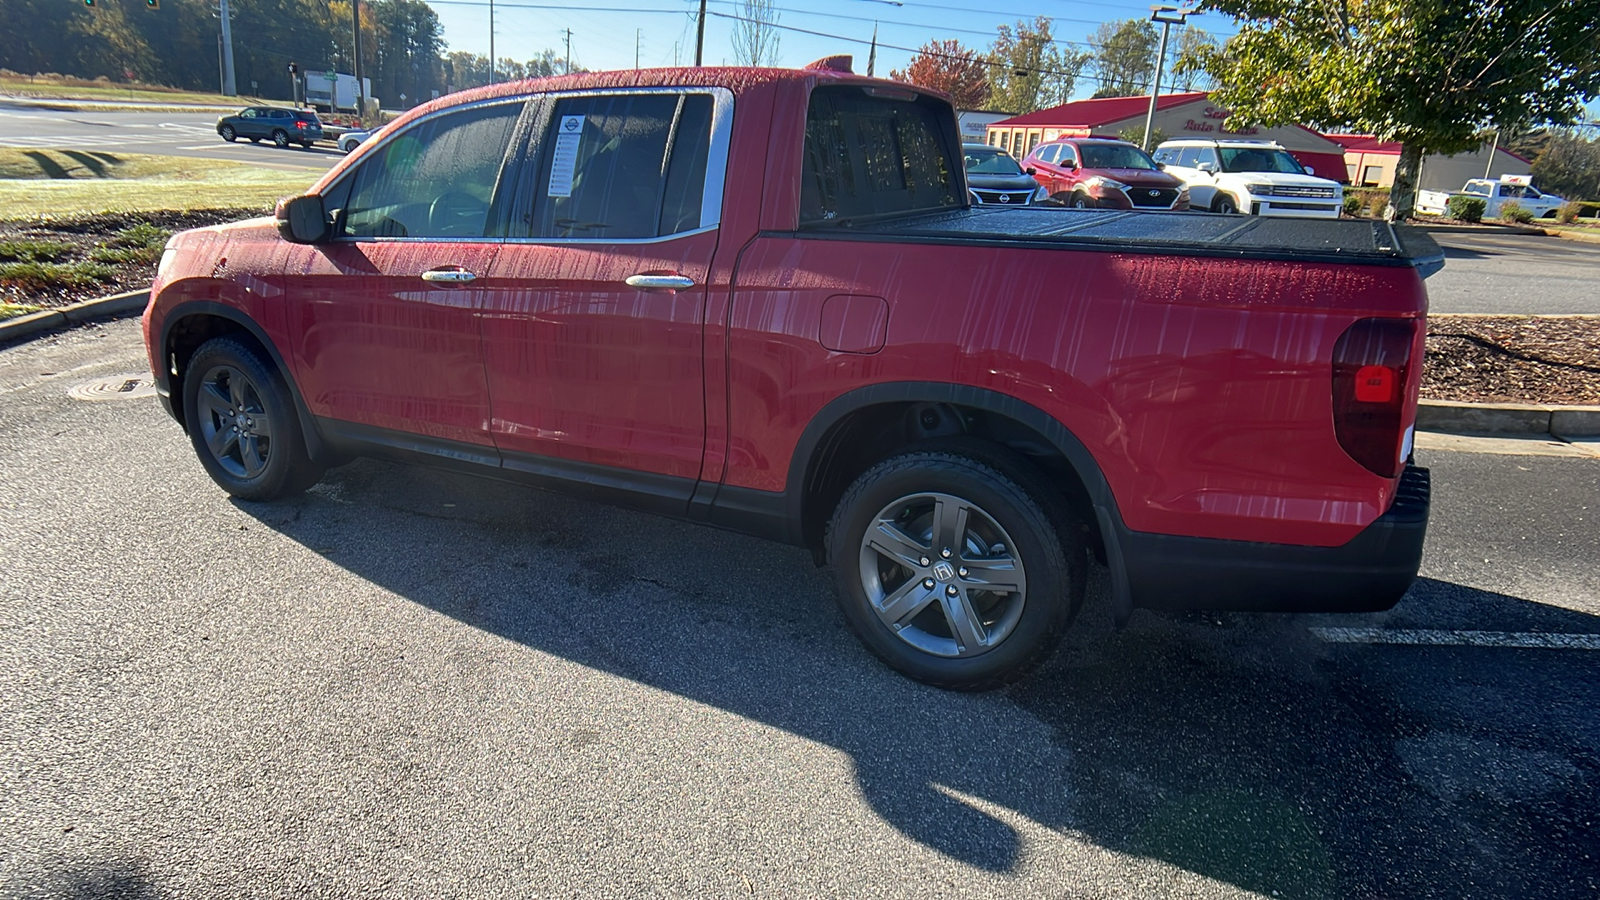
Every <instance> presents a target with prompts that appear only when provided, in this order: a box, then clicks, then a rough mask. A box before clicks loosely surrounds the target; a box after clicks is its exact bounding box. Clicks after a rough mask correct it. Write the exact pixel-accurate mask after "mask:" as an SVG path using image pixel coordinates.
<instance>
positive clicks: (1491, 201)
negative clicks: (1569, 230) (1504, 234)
mask: <svg viewBox="0 0 1600 900" xmlns="http://www.w3.org/2000/svg"><path fill="white" fill-rule="evenodd" d="M1529 181H1530V179H1529V178H1528V176H1526V175H1509V176H1506V177H1503V178H1501V179H1500V180H1499V181H1491V180H1489V179H1487V178H1474V179H1472V180H1470V181H1468V182H1467V183H1466V185H1465V186H1463V187H1462V188H1461V190H1459V191H1418V192H1417V211H1418V212H1423V213H1428V214H1429V215H1435V216H1442V215H1446V214H1447V213H1448V212H1449V210H1448V209H1446V204H1447V203H1449V202H1450V198H1451V197H1477V198H1479V199H1481V200H1483V204H1484V209H1483V217H1484V218H1485V219H1494V218H1498V217H1499V215H1500V205H1501V204H1502V203H1506V202H1515V203H1516V204H1517V205H1518V206H1521V207H1522V208H1523V209H1525V210H1527V211H1529V212H1531V213H1533V217H1534V218H1536V219H1540V218H1555V214H1556V210H1557V209H1558V208H1560V206H1561V204H1563V203H1565V202H1567V201H1565V200H1563V199H1561V198H1560V197H1557V196H1556V195H1555V194H1541V193H1539V190H1538V189H1537V188H1535V187H1534V186H1533V185H1532V184H1529V183H1528V182H1529Z"/></svg>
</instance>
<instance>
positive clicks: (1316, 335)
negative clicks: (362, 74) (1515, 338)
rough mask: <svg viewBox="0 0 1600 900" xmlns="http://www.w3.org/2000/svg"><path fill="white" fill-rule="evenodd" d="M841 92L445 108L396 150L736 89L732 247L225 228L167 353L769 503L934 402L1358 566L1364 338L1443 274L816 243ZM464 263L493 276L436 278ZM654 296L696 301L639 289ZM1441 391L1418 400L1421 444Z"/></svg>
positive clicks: (391, 421) (1125, 509)
mask: <svg viewBox="0 0 1600 900" xmlns="http://www.w3.org/2000/svg"><path fill="white" fill-rule="evenodd" d="M841 80H854V76H849V75H842V74H838V73H833V72H827V71H805V72H796V71H784V70H769V69H690V70H643V71H638V72H632V71H630V72H615V73H598V74H585V75H574V76H569V77H562V78H555V79H546V80H542V81H532V82H518V83H509V84H500V85H495V86H492V87H487V88H480V89H476V90H473V91H469V92H465V93H463V94H457V95H452V96H450V97H446V98H441V99H439V100H437V101H435V102H433V103H430V104H427V105H425V106H422V107H419V108H417V109H416V110H413V111H411V112H410V113H408V114H407V115H406V116H404V117H402V118H401V119H400V120H399V121H398V122H396V123H394V124H392V125H391V126H389V127H390V128H391V129H395V128H403V127H405V124H406V123H407V122H408V121H410V120H412V119H414V118H416V117H418V116H422V115H426V114H427V113H428V112H430V111H432V110H435V109H440V108H444V107H445V106H448V105H453V104H456V103H460V102H464V101H467V100H474V99H486V98H491V97H502V96H519V95H524V94H528V93H538V92H544V91H554V90H564V89H593V88H605V87H630V86H641V85H644V86H648V85H717V86H723V87H727V88H729V89H730V90H732V91H733V93H734V94H735V97H736V100H735V116H734V130H733V135H732V145H731V147H730V153H729V158H730V163H729V170H728V172H727V182H726V184H727V188H726V192H725V195H724V206H723V210H722V225H721V228H720V229H719V230H717V231H712V232H706V233H701V234H690V235H685V236H681V237H678V238H673V239H667V240H660V241H655V242H650V243H640V244H615V245H612V244H605V243H590V244H584V245H565V246H553V245H541V244H537V243H531V242H530V243H521V242H509V243H501V242H495V241H484V242H478V243H473V242H451V243H444V242H438V243H431V242H404V243H392V244H385V243H382V242H362V243H330V244H319V245H313V246H300V245H294V244H290V243H287V242H285V241H283V240H282V239H280V238H279V237H278V234H277V231H276V228H275V226H274V224H273V222H272V221H271V220H255V221H253V222H249V223H241V224H239V225H234V226H225V227H219V228H211V229H201V230H198V231H194V232H188V233H185V234H184V235H182V236H180V237H179V238H178V239H177V244H176V247H177V251H176V257H175V258H174V259H173V260H172V261H171V263H170V267H169V269H168V270H167V271H166V272H165V273H164V275H163V276H162V278H160V279H159V280H158V282H157V283H156V284H155V285H154V286H153V301H152V304H151V306H150V308H149V310H148V311H147V312H146V320H145V328H146V338H147V340H149V339H150V338H151V336H152V334H153V333H159V328H160V324H161V321H162V320H163V319H164V318H165V317H166V316H167V315H168V314H169V312H170V311H171V310H173V309H176V308H178V307H179V306H181V305H183V304H186V303H189V302H190V301H195V300H206V301H210V302H214V303H220V304H223V305H226V306H229V307H231V308H233V309H235V310H237V311H238V312H239V313H240V314H242V315H243V316H245V317H248V318H249V319H250V320H251V321H254V322H256V323H259V325H260V326H261V329H262V331H263V332H264V333H265V335H266V336H267V338H268V340H269V341H271V342H273V343H274V345H275V346H276V348H277V349H278V350H279V351H280V353H281V355H282V356H283V358H284V359H285V360H287V361H288V365H289V368H290V372H289V373H288V374H289V375H290V376H291V377H292V378H293V379H295V382H296V384H297V385H298V386H299V388H300V390H301V393H302V394H303V396H304V398H305V400H306V403H307V404H308V406H309V407H310V409H311V411H312V412H313V414H315V415H318V416H325V417H329V418H335V419H343V420H347V421H352V422H358V423H363V424H369V425H374V426H379V427H384V428H393V429H400V430H407V431H412V432H416V433H420V434H425V435H429V436H432V437H437V438H446V439H452V440H458V441H463V442H469V443H473V444H478V445H483V446H494V447H497V448H499V449H500V450H502V451H506V452H522V453H531V454H538V455H542V456H549V457H557V458H562V459H567V460H574V461H582V462H589V463H595V464H600V465H606V466H614V467H621V468H626V469H632V470H637V471H643V472H651V473H657V474H662V475H671V476H679V477H682V478H688V479H694V478H699V479H701V480H702V481H707V482H712V483H725V484H728V485H733V486H738V487H745V488H752V489H758V490H763V491H781V490H784V489H785V488H786V487H789V485H787V484H786V481H787V478H788V474H789V471H790V459H791V456H792V454H793V452H794V450H795V447H796V444H797V442H798V440H799V438H800V435H801V432H802V431H803V430H804V428H805V427H806V425H807V424H808V422H810V421H811V419H812V417H813V416H815V415H816V413H817V412H818V411H819V410H821V409H822V407H823V406H824V405H826V404H827V403H828V402H829V401H831V400H833V399H834V398H836V397H839V396H840V395H842V394H844V393H845V392H847V391H850V390H852V389H855V388H859V387H864V386H868V385H873V384H881V383H886V382H898V381H919V382H948V383H954V384H960V385H969V386H976V387H981V388H986V389H989V390H993V391H997V392H1000V393H1003V394H1006V395H1009V396H1012V397H1015V398H1018V399H1020V400H1022V401H1025V402H1027V403H1029V404H1032V405H1033V406H1035V407H1037V408H1039V409H1041V410H1044V411H1045V412H1047V413H1048V414H1049V415H1051V416H1053V417H1054V418H1055V419H1056V420H1058V421H1059V422H1061V423H1062V424H1063V425H1064V426H1065V427H1066V428H1067V429H1068V430H1069V431H1071V432H1072V433H1073V434H1074V435H1076V436H1077V437H1078V438H1079V439H1080V440H1081V441H1082V442H1083V443H1084V444H1085V445H1086V446H1087V448H1088V449H1089V450H1090V452H1091V453H1092V454H1093V455H1094V458H1095V460H1096V462H1097V463H1098V464H1099V466H1100V467H1101V469H1102V470H1103V471H1104V474H1105V476H1106V479H1107V480H1108V482H1109V484H1110V486H1111V489H1112V492H1113V494H1114V496H1115V499H1116V502H1117V505H1118V507H1119V509H1120V512H1121V515H1122V517H1123V519H1124V520H1125V522H1126V523H1127V525H1128V526H1129V527H1130V528H1132V529H1134V530H1137V531H1146V532H1156V533H1163V534H1177V535H1192V536H1200V537H1217V538H1230V539H1236V540H1246V541H1270V542H1274V543H1291V544H1307V545H1320V546H1332V545H1337V544H1341V543H1344V542H1345V541H1347V540H1348V539H1349V538H1350V537H1352V536H1353V535H1354V534H1356V532H1358V531H1359V530H1360V529H1361V528H1362V527H1364V526H1365V525H1367V524H1368V523H1370V522H1371V521H1372V520H1373V519H1375V518H1377V517H1378V516H1379V515H1380V514H1381V513H1383V512H1384V510H1385V509H1387V508H1388V506H1389V505H1390V502H1391V500H1392V499H1393V496H1394V490H1395V485H1396V479H1393V478H1382V477H1379V476H1377V475H1374V474H1373V473H1372V472H1370V471H1368V470H1366V469H1365V468H1363V467H1362V466H1361V465H1360V464H1358V463H1357V462H1355V461H1354V460H1353V459H1351V458H1350V456H1349V455H1347V454H1346V453H1345V452H1344V451H1343V450H1342V449H1341V448H1340V446H1339V444H1338V443H1337V441H1336V440H1335V438H1334V434H1333V426H1332V417H1333V410H1332V399H1331V393H1330V383H1331V381H1330V380H1331V358H1332V350H1333V347H1334V344H1335V342H1336V341H1337V340H1338V339H1339V337H1340V335H1341V334H1342V333H1343V332H1344V330H1345V329H1346V328H1347V327H1348V326H1349V325H1350V324H1351V323H1353V322H1355V321H1356V320H1358V319H1361V318H1364V317H1373V316H1379V317H1399V318H1420V317H1421V316H1422V315H1423V314H1424V312H1425V309H1426V299H1425V293H1424V291H1423V287H1422V282H1421V278H1420V276H1419V275H1418V273H1417V272H1416V270H1414V269H1411V268H1405V267H1381V266H1376V265H1372V266H1364V265H1333V264H1321V263H1318V264H1312V263H1294V262H1282V261H1276V262H1267V261H1249V260H1237V259H1223V258H1199V257H1192V256H1181V255H1173V256H1163V255H1156V254H1148V253H1146V254H1118V253H1107V252H1103V251H1090V250H1073V249H1064V248H1063V249H1026V248H996V247H982V246H976V245H963V244H949V245H936V244H911V243H887V242H885V243H873V242H867V241H848V242H846V241H828V240H821V239H804V240H802V239H796V238H794V237H793V236H792V234H790V233H792V232H793V231H794V230H795V228H796V222H797V209H798V203H799V173H800V168H801V151H802V145H803V138H804V118H805V116H804V110H805V101H806V97H807V95H808V94H809V92H810V90H811V89H812V87H814V86H815V85H816V84H817V83H819V82H823V81H828V82H837V81H841ZM862 80H863V81H864V79H862ZM367 146H369V147H370V146H373V144H372V143H369V144H368V145H367ZM362 152H365V151H362ZM362 152H358V153H357V154H354V155H352V157H350V158H349V159H347V160H345V161H344V162H342V163H341V164H340V165H339V166H338V167H336V168H335V169H334V170H333V171H331V172H330V173H329V174H328V175H327V176H325V177H324V179H323V180H322V181H321V182H319V185H318V187H319V189H320V188H321V187H322V186H325V185H327V184H329V183H331V181H332V180H333V179H335V178H337V177H338V175H339V173H340V172H341V171H343V170H344V169H345V168H346V167H348V166H350V165H354V164H358V163H359V160H360V159H361V156H362ZM224 257H225V258H226V260H227V263H226V265H218V260H220V259H222V258H224ZM440 266H459V267H462V268H465V269H469V270H471V271H472V272H474V274H476V275H478V276H479V278H478V280H477V281H475V282H473V283H472V284H470V285H456V286H452V285H435V284H429V283H425V282H423V281H421V280H420V278H419V277H418V276H419V275H420V274H421V273H422V272H424V271H426V270H428V269H430V268H435V267H440ZM639 273H677V274H681V275H684V276H687V277H689V278H691V279H693V281H694V282H695V284H696V287H695V288H692V289H686V290H679V291H659V292H644V291H638V290H634V289H632V288H627V287H624V286H623V284H622V282H623V280H624V279H625V278H627V277H628V276H629V275H633V274H639ZM839 298H845V300H844V302H843V303H842V304H841V305H836V304H840V299H839ZM825 330H826V331H827V333H826V334H824V331H825ZM825 344H826V346H825ZM830 346H832V347H835V348H836V349H829V347H830ZM1417 352H1418V353H1420V345H1419V346H1418V347H1417ZM166 364H167V361H166V360H165V359H163V358H162V351H161V350H160V349H159V348H155V347H152V365H153V366H155V367H157V368H158V369H161V368H165V366H166ZM1420 372H1421V367H1420V366H1412V367H1411V369H1410V372H1409V374H1408V376H1407V383H1406V384H1404V385H1399V386H1397V387H1398V388H1399V389H1400V390H1402V391H1403V393H1404V396H1405V397H1406V398H1407V399H1406V407H1405V413H1404V414H1405V421H1407V422H1410V421H1412V420H1413V419H1414V416H1415V405H1416V395H1417V389H1418V381H1419V379H1420Z"/></svg>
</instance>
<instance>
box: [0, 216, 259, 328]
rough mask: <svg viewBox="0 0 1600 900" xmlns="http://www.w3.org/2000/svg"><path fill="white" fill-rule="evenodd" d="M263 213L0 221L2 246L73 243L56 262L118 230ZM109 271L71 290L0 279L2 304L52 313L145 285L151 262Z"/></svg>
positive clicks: (83, 252)
mask: <svg viewBox="0 0 1600 900" xmlns="http://www.w3.org/2000/svg"><path fill="white" fill-rule="evenodd" d="M267 212H269V210H260V211H250V210H238V209H208V210H193V211H190V212H157V213H105V214H101V215H96V216H82V217H74V218H64V219H41V220H34V221H0V242H4V241H8V240H30V241H50V242H53V243H62V244H71V245H73V247H74V251H73V252H72V253H71V254H70V255H68V256H66V257H65V258H63V259H62V260H60V261H61V262H69V263H70V262H74V261H79V260H87V259H88V258H89V255H90V254H91V253H92V252H94V250H95V248H96V247H99V246H101V245H102V244H104V243H106V242H107V240H109V239H111V238H112V237H113V236H114V235H116V234H117V233H118V232H120V231H122V230H124V229H126V228H130V227H133V226H135V225H139V224H141V223H144V224H149V225H154V226H156V227H157V228H162V229H165V230H167V231H182V230H184V229H186V228H199V227H202V226H205V225H217V224H219V223H222V222H234V221H237V220H239V219H243V218H248V217H250V216H258V215H264V214H266V213H267ZM108 268H109V269H110V271H109V272H108V273H107V275H106V277H105V278H103V279H100V280H98V281H95V282H92V283H89V284H82V285H73V286H64V285H62V286H54V287H47V288H42V289H40V288H34V287H30V286H26V285H17V284H11V283H7V282H5V281H4V280H3V279H0V303H17V304H23V305H28V306H42V307H44V308H46V309H50V308H52V307H57V306H66V305H67V304H69V303H77V302H78V301H80V300H93V299H95V298H96V297H104V296H107V295H109V294H117V293H121V292H123V291H132V290H137V289H139V288H143V287H147V286H149V284H150V279H151V278H152V277H153V276H154V275H155V264H154V263H136V262H135V263H111V264H109V265H108Z"/></svg>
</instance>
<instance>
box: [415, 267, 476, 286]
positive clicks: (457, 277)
mask: <svg viewBox="0 0 1600 900" xmlns="http://www.w3.org/2000/svg"><path fill="white" fill-rule="evenodd" d="M477 279H478V276H477V275H476V274H474V273H472V272H468V271H467V270H466V269H429V270H428V271H426V272H423V273H422V280H423V281H435V282H444V283H445V284H466V283H467V282H469V281H476V280H477Z"/></svg>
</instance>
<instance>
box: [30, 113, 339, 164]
mask: <svg viewBox="0 0 1600 900" xmlns="http://www.w3.org/2000/svg"><path fill="white" fill-rule="evenodd" d="M221 115H222V114H221V113H177V112H143V111H139V112H130V111H121V110H116V111H104V112H101V111H94V110H81V111H80V110H60V109H49V108H43V107H39V106H35V105H31V104H18V103H13V102H7V101H5V100H3V99H0V147H12V148H19V149H33V148H41V147H51V148H56V147H61V148H74V149H86V150H107V151H121V152H125V153H147V154H152V155H158V156H186V157H195V158H200V159H221V160H228V161H230V162H243V163H254V164H257V165H270V166H274V167H293V168H304V169H314V170H317V171H326V170H327V169H329V168H331V167H332V166H333V164H334V163H336V162H338V161H339V160H340V159H342V158H343V156H344V154H342V153H340V152H339V151H338V150H336V149H335V148H334V147H333V145H332V143H324V144H318V145H317V146H315V147H313V148H311V149H310V150H302V149H300V148H298V147H295V148H293V149H287V150H280V149H278V148H277V147H274V146H272V145H271V144H270V143H266V144H252V143H250V142H249V141H245V140H241V141H239V142H237V143H233V144H230V143H228V142H227V141H224V140H223V139H222V138H220V137H218V136H217V119H218V118H220V117H221Z"/></svg>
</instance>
